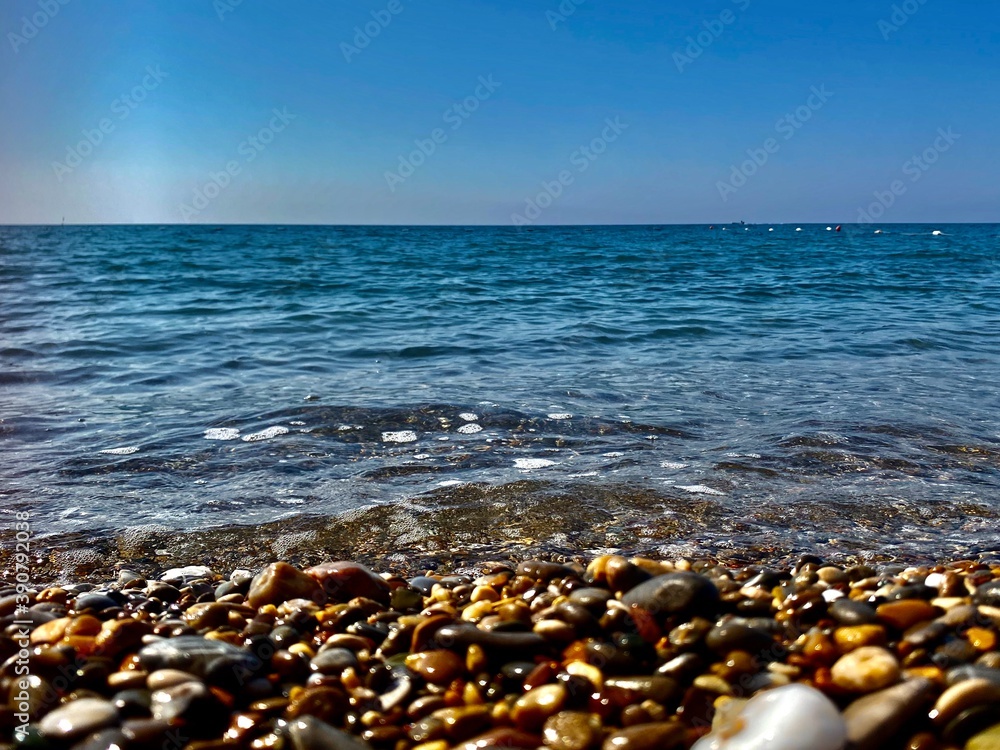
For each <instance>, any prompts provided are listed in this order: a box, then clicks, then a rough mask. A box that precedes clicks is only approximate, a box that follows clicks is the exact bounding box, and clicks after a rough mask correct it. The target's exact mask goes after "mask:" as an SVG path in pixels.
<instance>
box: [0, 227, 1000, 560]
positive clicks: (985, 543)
mask: <svg viewBox="0 0 1000 750" xmlns="http://www.w3.org/2000/svg"><path fill="white" fill-rule="evenodd" d="M881 230H882V231H881V232H879V233H876V232H875V227H873V226H861V225H851V226H844V227H843V229H842V231H835V228H834V227H827V226H826V225H794V224H783V225H752V226H751V225H742V224H726V225H717V226H714V227H710V226H708V225H698V226H624V227H623V226H614V227H596V226H595V227H522V228H514V227H507V228H501V227H340V226H195V225H185V226H66V227H58V226H49V227H14V226H7V227H0V525H3V526H4V527H5V528H6V531H4V532H3V534H5V535H6V536H2V537H0V538H2V539H5V540H7V542H9V541H10V540H11V539H12V531H11V530H12V529H13V527H14V519H15V517H17V518H20V517H21V516H15V514H22V515H23V516H24V517H30V519H31V527H32V533H33V534H34V543H35V545H36V547H38V546H39V545H41V546H42V547H44V546H46V545H49V546H52V547H58V546H59V545H60V544H64V543H68V542H67V541H66V540H72V543H73V544H75V545H77V546H80V545H84V546H85V545H86V544H88V543H89V542H88V540H100V539H109V538H114V537H116V536H117V537H119V538H120V537H122V535H126V536H127V535H128V534H129V533H134V532H135V531H136V530H142V529H156V530H159V531H160V532H164V533H175V534H178V535H181V534H184V535H191V534H199V533H209V532H212V531H218V530H233V529H240V528H248V529H260V528H268V529H271V530H274V529H278V530H280V529H282V528H287V529H295V530H297V531H296V533H298V534H299V537H297V538H298V539H300V540H301V539H303V538H306V539H308V538H309V537H308V534H306V535H305V536H303V533H304V532H302V529H306V528H310V524H311V525H312V527H311V528H314V529H315V528H319V527H321V526H325V527H330V526H332V525H336V524H338V523H344V524H349V523H353V526H350V527H349V528H350V535H352V538H356V540H357V543H358V544H359V545H367V548H369V549H376V550H379V549H381V550H382V551H383V553H384V554H386V555H392V554H398V553H399V550H401V549H404V548H408V547H412V548H413V549H420V550H422V551H423V552H426V553H432V552H436V553H447V552H448V551H449V548H450V547H454V546H455V545H463V546H466V547H476V548H477V549H487V550H488V549H489V548H491V547H493V546H495V547H503V548H505V549H507V548H510V547H511V545H514V546H516V545H523V546H525V547H526V548H531V549H541V550H547V549H548V550H552V551H556V552H563V553H572V552H586V553H598V552H608V551H612V552H614V551H627V552H643V553H650V554H654V553H655V554H664V555H666V554H691V555H695V554H708V555H711V554H720V553H723V552H725V551H727V550H728V551H733V550H746V549H755V550H758V551H760V550H764V551H770V552H773V553H775V554H790V553H804V552H814V553H817V554H823V555H829V556H836V555H838V554H847V555H855V556H860V557H864V556H866V555H869V556H881V557H885V556H889V557H899V558H900V559H916V558H929V559H934V558H941V557H945V556H948V557H951V558H959V557H973V556H977V555H980V556H981V555H984V554H996V552H997V550H1000V226H998V225H986V224H971V225H935V226H930V225H898V224H896V225H886V226H884V227H882V228H881ZM366 519H367V520H366ZM379 519H381V520H379ZM386 519H390V520H386ZM345 528H347V527H345ZM279 536H280V534H279ZM348 541H350V540H348ZM348 551H350V550H348ZM161 552H162V550H161ZM278 552H281V550H278Z"/></svg>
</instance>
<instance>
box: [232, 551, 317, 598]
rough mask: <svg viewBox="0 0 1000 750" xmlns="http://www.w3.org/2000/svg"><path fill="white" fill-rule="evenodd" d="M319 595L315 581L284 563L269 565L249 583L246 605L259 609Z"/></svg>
mask: <svg viewBox="0 0 1000 750" xmlns="http://www.w3.org/2000/svg"><path fill="white" fill-rule="evenodd" d="M319 595H320V588H319V586H317V584H316V580H315V579H314V578H313V577H312V576H309V575H307V574H306V573H304V572H303V571H301V570H299V569H298V568H295V567H293V566H291V565H289V564H288V563H286V562H276V563H271V564H270V565H268V566H267V567H266V568H264V570H263V571H261V573H260V574H259V575H257V576H255V577H254V579H253V581H252V582H251V583H250V591H249V593H248V594H247V604H249V605H250V606H251V607H261V606H263V605H265V604H280V603H281V602H284V601H287V600H288V599H300V598H301V599H312V598H315V597H318V596H319Z"/></svg>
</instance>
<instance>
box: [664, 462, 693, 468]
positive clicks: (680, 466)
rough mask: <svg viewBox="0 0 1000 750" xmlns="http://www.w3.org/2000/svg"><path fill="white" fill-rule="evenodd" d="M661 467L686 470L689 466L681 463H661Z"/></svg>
mask: <svg viewBox="0 0 1000 750" xmlns="http://www.w3.org/2000/svg"><path fill="white" fill-rule="evenodd" d="M660 467H661V468H663V469H686V468H687V464H682V463H681V462H680V461H660Z"/></svg>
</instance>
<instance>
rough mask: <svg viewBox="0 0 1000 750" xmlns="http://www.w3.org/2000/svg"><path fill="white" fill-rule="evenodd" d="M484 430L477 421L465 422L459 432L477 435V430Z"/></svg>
mask: <svg viewBox="0 0 1000 750" xmlns="http://www.w3.org/2000/svg"><path fill="white" fill-rule="evenodd" d="M482 431H483V428H482V426H481V425H478V424H475V423H471V424H463V425H462V426H461V427H459V428H458V430H457V432H459V433H461V434H462V435H475V434H476V433H477V432H482Z"/></svg>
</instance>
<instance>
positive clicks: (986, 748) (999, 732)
mask: <svg viewBox="0 0 1000 750" xmlns="http://www.w3.org/2000/svg"><path fill="white" fill-rule="evenodd" d="M965 750H1000V724H994V725H993V726H992V727H990V728H989V729H987V730H985V731H983V732H980V733H979V734H977V735H976V736H974V737H972V738H971V739H970V740H969V741H968V742H966V743H965Z"/></svg>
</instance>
